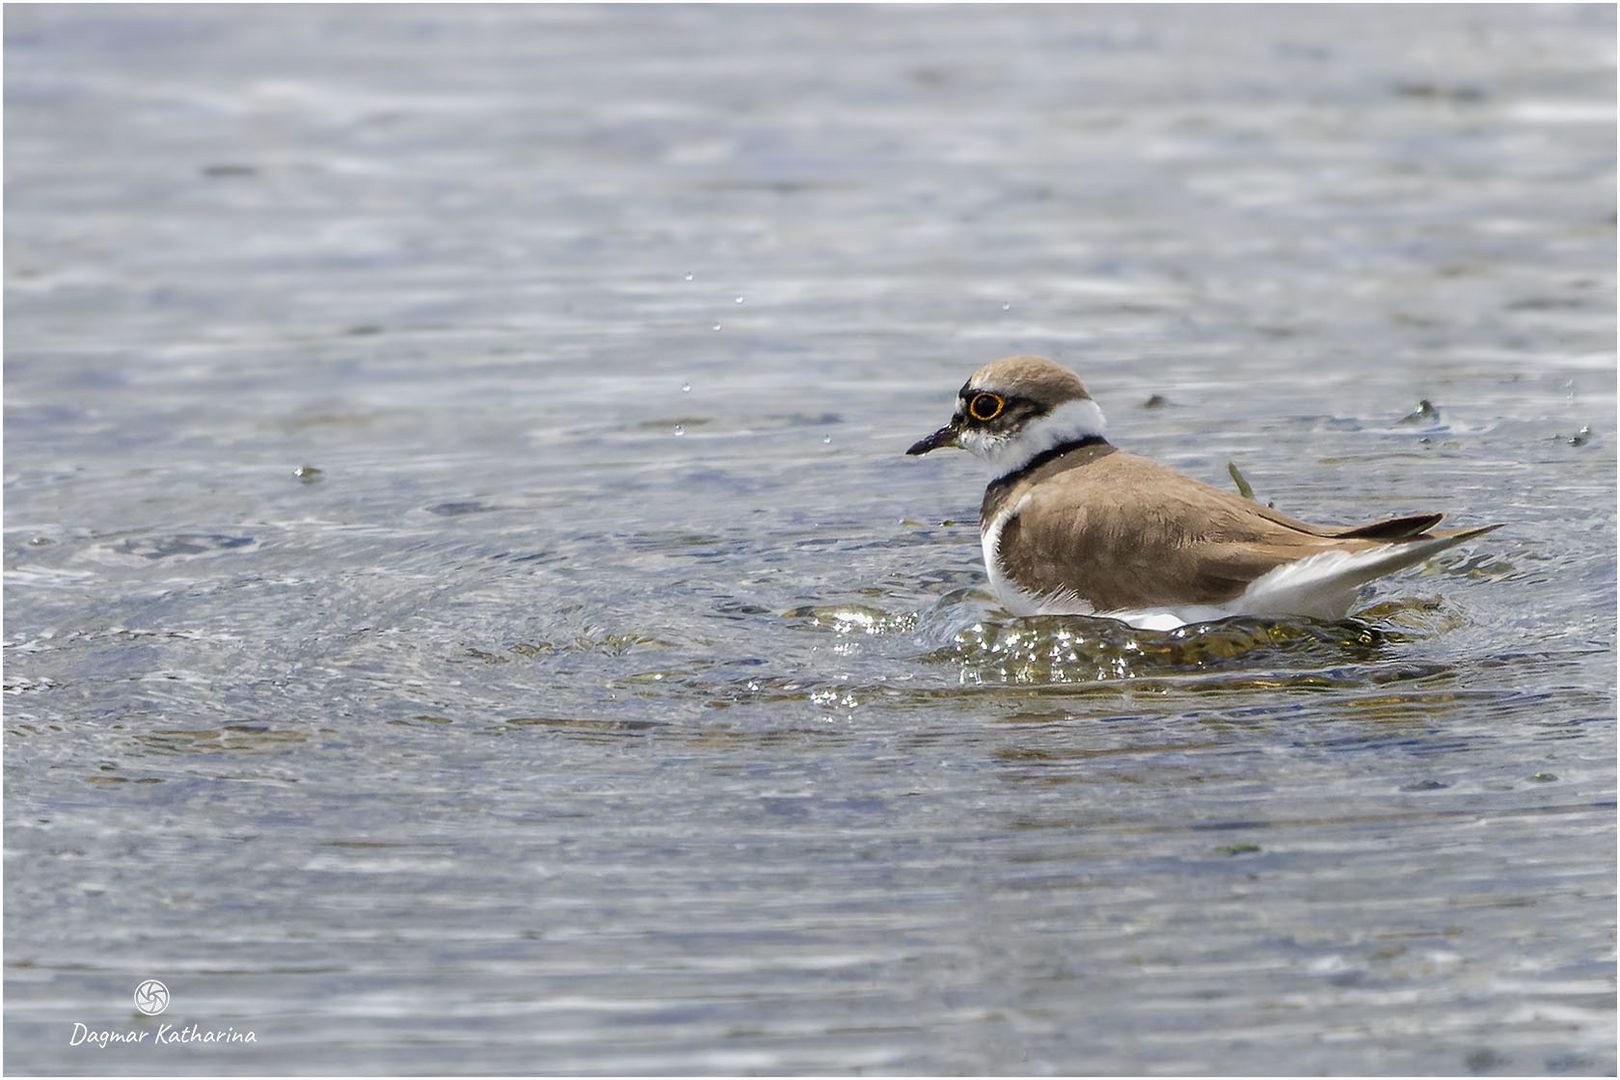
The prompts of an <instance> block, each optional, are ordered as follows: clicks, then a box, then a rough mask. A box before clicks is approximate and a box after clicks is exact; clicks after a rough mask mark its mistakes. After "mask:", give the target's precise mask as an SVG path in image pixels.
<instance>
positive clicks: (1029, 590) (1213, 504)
mask: <svg viewBox="0 0 1620 1080" xmlns="http://www.w3.org/2000/svg"><path fill="white" fill-rule="evenodd" d="M944 447H959V448H961V449H964V450H967V451H969V452H970V453H972V454H973V455H974V456H975V457H978V458H980V459H981V460H983V461H985V462H986V463H988V464H989V465H990V467H991V470H992V472H993V474H994V478H993V479H992V480H991V481H990V484H989V486H988V487H986V488H985V492H984V501H983V503H982V504H981V506H980V508H979V533H980V539H981V543H982V547H983V551H984V566H985V572H986V574H987V575H988V576H989V579H990V586H991V589H992V590H993V591H994V593H995V594H996V598H997V600H998V601H999V602H1000V603H1001V605H1002V606H1003V607H1004V608H1005V609H1006V610H1007V611H1008V612H1009V613H1011V614H1013V615H1015V616H1029V615H1090V616H1098V617H1104V618H1111V619H1116V620H1118V621H1120V622H1123V623H1126V624H1128V625H1130V626H1133V627H1136V628H1138V629H1142V630H1171V629H1175V628H1176V627H1180V626H1185V625H1188V624H1191V623H1204V622H1213V621H1216V620H1220V619H1225V618H1232V617H1236V616H1253V617H1259V618H1275V619H1281V618H1291V617H1303V618H1309V619H1317V620H1321V621H1323V622H1338V621H1341V620H1343V619H1345V618H1346V617H1348V615H1349V612H1350V608H1351V606H1352V604H1353V603H1354V602H1355V600H1356V597H1357V594H1358V593H1359V592H1360V590H1361V587H1362V586H1363V585H1365V584H1366V583H1367V582H1369V581H1372V580H1373V579H1374V578H1378V577H1382V576H1384V575H1385V574H1391V573H1394V572H1395V571H1397V570H1401V569H1404V568H1406V567H1409V566H1415V565H1417V564H1418V563H1421V562H1424V561H1426V560H1427V559H1429V558H1431V557H1432V556H1434V555H1437V554H1439V553H1440V552H1442V551H1445V550H1446V549H1447V548H1451V547H1455V546H1456V545H1458V544H1461V543H1464V542H1466V541H1468V540H1472V539H1474V538H1475V537H1478V536H1483V535H1484V534H1486V533H1488V532H1491V531H1492V530H1494V529H1498V528H1500V527H1501V525H1500V524H1494V525H1479V526H1472V527H1469V528H1462V529H1452V530H1448V531H1441V532H1436V531H1434V527H1435V525H1437V524H1438V523H1439V522H1440V519H1441V518H1442V517H1443V515H1442V514H1439V513H1425V514H1412V515H1409V516H1404V517H1394V518H1389V519H1386V520H1383V521H1375V522H1371V523H1369V524H1364V525H1349V526H1340V525H1312V524H1310V523H1308V522H1305V521H1301V520H1299V519H1298V518H1293V517H1290V516H1288V515H1287V514H1283V513H1280V512H1278V511H1276V510H1274V509H1272V508H1270V507H1268V506H1263V505H1261V504H1260V503H1257V502H1255V501H1253V500H1252V499H1248V498H1245V497H1244V496H1242V495H1240V494H1238V493H1236V492H1232V491H1228V490H1225V489H1223V488H1217V487H1214V486H1212V485H1210V484H1206V483H1204V482H1202V481H1200V480H1196V479H1194V478H1193V477H1190V476H1186V475H1184V474H1182V473H1179V472H1176V471H1175V470H1173V469H1171V468H1169V467H1168V466H1165V465H1161V464H1159V463H1158V462H1156V461H1153V460H1151V459H1149V458H1145V457H1140V456H1138V455H1136V454H1132V453H1129V452H1127V451H1125V450H1121V449H1119V448H1118V447H1116V446H1114V445H1113V444H1112V443H1111V442H1109V441H1108V438H1107V428H1106V424H1105V422H1104V419H1103V413H1102V409H1101V408H1100V407H1099V406H1098V405H1097V403H1096V402H1095V401H1093V400H1092V398H1091V395H1090V394H1088V393H1087V392H1086V388H1085V385H1084V384H1083V383H1082V382H1081V381H1080V377H1079V376H1078V375H1076V374H1075V373H1074V372H1073V371H1070V370H1069V369H1068V368H1065V367H1063V366H1061V365H1059V364H1056V363H1054V362H1053V361H1051V360H1048V359H1045V358H1043V357H1038V356H1008V357H1003V358H1002V359H1000V360H995V361H992V362H991V363H988V364H986V365H984V366H983V367H981V368H979V370H977V371H975V372H974V373H973V374H972V375H971V376H970V377H969V378H968V380H967V382H965V383H963V384H962V389H961V390H959V391H958V392H957V396H956V408H955V411H954V413H953V414H952V416H951V420H950V423H948V424H946V425H945V426H944V427H942V428H940V429H939V430H938V431H935V432H934V433H933V434H932V435H929V436H927V437H925V438H923V439H919V440H918V441H917V442H916V443H914V444H913V445H912V446H911V447H910V449H908V450H907V451H906V453H907V454H913V455H920V454H927V453H929V452H931V451H934V450H939V449H941V448H944Z"/></svg>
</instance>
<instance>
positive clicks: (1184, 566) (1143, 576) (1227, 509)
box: [999, 452, 1393, 612]
mask: <svg viewBox="0 0 1620 1080" xmlns="http://www.w3.org/2000/svg"><path fill="white" fill-rule="evenodd" d="M1015 505H1016V507H1017V512H1016V513H1015V514H1014V516H1013V517H1012V518H1011V519H1010V520H1009V521H1008V522H1007V523H1006V525H1005V526H1004V527H1003V529H1002V532H1001V537H1000V545H999V549H1000V550H999V554H1000V556H1001V559H1002V564H1003V568H1004V570H1005V572H1006V573H1007V576H1008V577H1009V578H1011V579H1012V581H1013V582H1014V583H1016V584H1017V585H1018V586H1019V587H1020V588H1022V589H1024V590H1026V591H1027V592H1031V593H1034V594H1036V595H1040V596H1069V595H1072V596H1075V597H1078V598H1079V599H1081V600H1084V601H1086V602H1088V603H1090V604H1091V605H1092V606H1093V608H1094V609H1095V610H1097V611H1100V612H1105V611H1122V610H1134V609H1142V608H1151V607H1159V606H1164V605H1185V604H1218V603H1222V602H1224V601H1227V600H1231V599H1232V598H1234V597H1236V596H1238V595H1239V594H1241V593H1242V592H1243V590H1244V589H1246V588H1247V587H1248V586H1249V584H1250V582H1252V581H1254V580H1255V579H1256V578H1258V577H1260V576H1261V575H1263V574H1265V573H1267V572H1269V571H1271V570H1274V569H1276V568H1277V567H1278V566H1281V565H1283V564H1285V563H1289V562H1293V561H1295V560H1297V559H1301V558H1304V557H1306V556H1308V555H1312V554H1315V553H1317V552H1321V551H1327V550H1332V549H1335V548H1338V549H1344V550H1358V549H1360V548H1363V547H1367V546H1371V545H1372V544H1374V543H1377V542H1379V541H1378V540H1374V539H1372V538H1370V537H1368V538H1363V537H1360V536H1348V537H1336V536H1334V535H1333V533H1334V530H1329V529H1323V528H1320V527H1318V526H1313V525H1308V524H1306V523H1305V522H1302V521H1296V520H1295V519H1293V518H1290V517H1288V516H1287V515H1284V514H1279V513H1277V512H1276V511H1274V510H1270V509H1269V508H1267V507H1264V506H1261V505H1259V504H1258V503H1254V502H1251V501H1249V500H1248V499H1245V498H1243V497H1242V496H1239V495H1237V494H1234V493H1231V492H1226V491H1222V490H1220V489H1219V488H1214V487H1211V486H1210V485H1208V484H1204V483H1201V482H1199V481H1197V480H1194V479H1192V478H1191V477H1187V476H1182V475H1181V474H1179V473H1176V472H1174V471H1172V470H1170V469H1168V468H1166V467H1164V466H1162V465H1158V464H1157V463H1155V462H1152V461H1149V460H1147V459H1145V458H1138V457H1135V456H1134V455H1130V454H1125V453H1123V452H1121V453H1114V454H1109V455H1107V456H1106V457H1102V458H1099V459H1097V460H1095V461H1093V462H1091V463H1089V464H1087V465H1085V466H1083V467H1080V468H1076V469H1071V470H1068V471H1067V472H1064V473H1061V474H1058V475H1056V476H1052V477H1050V478H1047V479H1046V480H1045V481H1044V482H1042V483H1039V484H1034V485H1031V486H1030V487H1029V489H1028V490H1027V491H1026V492H1024V493H1022V495H1021V496H1020V497H1019V498H1018V499H1017V502H1016V504H1015ZM1392 524H1393V523H1392Z"/></svg>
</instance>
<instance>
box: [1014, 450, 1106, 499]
mask: <svg viewBox="0 0 1620 1080" xmlns="http://www.w3.org/2000/svg"><path fill="white" fill-rule="evenodd" d="M1107 444H1108V440H1107V439H1105V438H1103V437H1102V436H1101V435H1087V436H1086V437H1085V438H1082V439H1070V440H1069V441H1068V442H1061V443H1058V444H1057V445H1056V446H1054V447H1052V449H1050V450H1042V451H1041V452H1040V453H1039V454H1036V455H1035V456H1034V457H1032V458H1030V459H1029V460H1028V461H1026V462H1025V463H1024V464H1023V465H1022V466H1020V467H1019V468H1016V469H1014V470H1013V471H1012V472H1010V473H1005V474H1003V475H1001V476H998V477H996V478H995V479H994V480H992V481H990V486H989V487H988V488H987V489H986V490H985V495H986V496H989V495H991V494H993V493H995V492H996V491H998V490H1001V489H1003V488H1008V487H1011V486H1012V485H1014V484H1016V483H1018V481H1020V480H1022V479H1023V478H1024V477H1026V476H1028V475H1029V474H1030V473H1032V472H1034V471H1035V470H1036V469H1038V468H1040V467H1041V466H1042V465H1045V464H1046V463H1047V462H1048V461H1055V460H1057V459H1058V458H1060V457H1062V456H1063V455H1064V454H1067V453H1068V452H1069V451H1070V450H1079V449H1080V448H1082V447H1085V446H1106V445H1107Z"/></svg>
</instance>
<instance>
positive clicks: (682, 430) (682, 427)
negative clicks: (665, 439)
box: [675, 424, 686, 436]
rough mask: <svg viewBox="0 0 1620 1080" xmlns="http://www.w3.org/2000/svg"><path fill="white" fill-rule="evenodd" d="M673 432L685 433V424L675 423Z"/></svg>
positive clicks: (677, 433)
mask: <svg viewBox="0 0 1620 1080" xmlns="http://www.w3.org/2000/svg"><path fill="white" fill-rule="evenodd" d="M675 434H676V435H677V436H680V435H685V434H686V425H685V424H676V425H675Z"/></svg>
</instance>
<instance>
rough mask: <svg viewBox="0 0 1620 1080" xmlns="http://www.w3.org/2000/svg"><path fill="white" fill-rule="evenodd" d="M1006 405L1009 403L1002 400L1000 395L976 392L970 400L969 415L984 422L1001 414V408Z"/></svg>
mask: <svg viewBox="0 0 1620 1080" xmlns="http://www.w3.org/2000/svg"><path fill="white" fill-rule="evenodd" d="M1006 407H1007V403H1006V402H1005V401H1002V400H1001V398H1000V396H999V395H996V394H974V395H973V398H972V400H970V401H969V402H968V415H969V416H971V417H973V419H975V420H977V421H979V422H980V423H983V422H984V421H986V420H994V419H995V418H996V417H998V416H1000V415H1001V410H1002V409H1004V408H1006Z"/></svg>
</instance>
